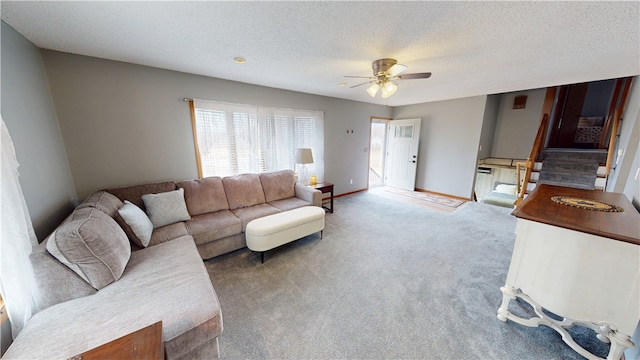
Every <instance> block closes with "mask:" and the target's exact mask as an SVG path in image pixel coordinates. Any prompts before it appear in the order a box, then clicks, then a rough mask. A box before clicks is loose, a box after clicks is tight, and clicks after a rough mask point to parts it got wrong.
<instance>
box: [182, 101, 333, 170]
mask: <svg viewBox="0 0 640 360" xmlns="http://www.w3.org/2000/svg"><path fill="white" fill-rule="evenodd" d="M190 105H191V108H192V121H193V129H194V130H193V132H194V138H195V145H196V159H197V162H198V174H199V176H200V177H207V176H229V175H235V174H242V173H260V172H264V171H274V170H283V169H294V170H295V164H294V162H295V154H296V149H297V148H310V149H311V151H312V153H313V164H307V165H306V166H307V169H308V171H309V174H310V175H316V176H317V177H318V180H321V179H324V114H323V112H322V111H308V110H291V109H277V108H268V107H256V106H250V105H237V104H228V103H219V102H210V101H198V100H192V101H191V102H190Z"/></svg>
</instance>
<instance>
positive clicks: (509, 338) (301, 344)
mask: <svg viewBox="0 0 640 360" xmlns="http://www.w3.org/2000/svg"><path fill="white" fill-rule="evenodd" d="M398 197H401V196H400V195H398ZM404 198H407V199H410V198H409V197H404ZM423 202H424V203H427V202H426V201H423ZM335 203H336V211H335V212H334V213H333V214H327V216H326V218H325V222H326V226H325V229H324V236H323V238H322V239H320V236H319V235H318V234H313V235H310V236H307V237H305V238H303V239H300V240H298V241H295V242H292V243H289V244H286V245H283V246H281V247H278V248H276V249H273V250H271V251H269V252H267V254H266V256H265V262H264V264H263V263H261V262H260V255H259V254H258V253H254V252H251V251H249V250H248V249H246V248H244V249H241V250H238V251H234V252H232V253H230V254H225V255H222V256H219V257H216V258H213V259H211V260H208V261H206V262H205V265H206V267H207V269H208V271H209V276H210V277H211V281H212V283H213V286H214V288H215V290H216V293H217V294H218V297H219V299H220V304H221V307H222V316H223V318H224V332H223V333H222V335H221V336H220V338H219V341H220V357H221V359H229V360H235V359H282V360H285V359H313V360H316V359H317V360H322V359H406V360H412V359H429V360H431V359H433V360H453V359H456V360H472V359H482V360H484V359H487V360H488V359H492V360H493V359H497V360H511V359H518V360H539V359H545V360H547V359H548V360H555V359H558V360H560V359H562V360H579V359H583V358H582V357H581V356H580V355H579V354H577V353H576V352H575V351H573V350H571V349H570V348H569V347H568V346H567V345H566V344H565V343H564V342H562V340H561V338H560V336H559V335H558V334H557V333H556V332H555V331H554V330H551V329H550V328H548V327H545V326H541V327H539V328H529V327H525V326H522V325H519V324H517V323H514V322H512V321H508V322H507V323H503V322H501V321H499V320H498V319H497V318H496V311H497V310H498V307H499V306H500V303H501V301H502V293H501V292H500V286H502V285H504V283H505V279H506V276H507V271H508V269H509V263H510V259H511V252H512V250H513V243H514V240H515V233H514V229H515V225H516V220H515V218H514V217H513V216H511V215H509V214H510V213H511V211H512V210H511V209H507V208H502V207H498V206H490V205H486V204H482V203H477V202H473V201H468V202H467V203H466V204H464V205H462V206H460V207H458V208H457V210H456V211H455V212H453V213H451V214H445V213H440V212H436V211H432V210H431V209H429V208H427V207H424V206H419V205H414V204H411V203H408V202H401V201H396V200H390V199H388V198H386V197H382V196H377V195H374V194H372V193H371V192H360V193H357V194H353V195H349V196H342V197H339V198H336V199H335ZM509 310H510V311H512V312H513V313H514V314H518V315H519V316H523V317H528V315H530V313H531V312H532V310H531V307H530V306H527V305H526V304H524V303H522V302H519V301H512V302H511V304H510V306H509ZM569 331H570V332H574V331H581V333H580V334H578V336H576V339H577V340H576V341H577V342H578V343H580V344H583V346H586V347H587V348H590V349H592V350H598V349H600V348H603V350H608V349H607V348H608V345H606V344H603V343H601V342H600V341H599V340H597V339H596V338H595V336H593V334H592V333H593V331H592V330H590V329H586V330H585V328H583V327H581V326H576V327H574V328H572V329H569ZM596 354H598V356H606V352H604V353H603V352H601V351H597V352H596Z"/></svg>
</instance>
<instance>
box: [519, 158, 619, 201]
mask: <svg viewBox="0 0 640 360" xmlns="http://www.w3.org/2000/svg"><path fill="white" fill-rule="evenodd" d="M537 160H538V161H536V163H535V165H534V167H533V169H532V172H531V177H530V179H529V183H528V186H527V189H526V191H525V194H528V193H529V192H531V191H532V190H533V189H534V188H535V187H536V185H537V184H549V185H556V186H566V187H573V188H578V189H587V190H594V189H595V190H601V191H604V188H605V186H606V175H605V174H606V166H605V164H606V161H607V151H606V150H581V149H545V150H544V151H542V153H540V155H539V156H538V159H537Z"/></svg>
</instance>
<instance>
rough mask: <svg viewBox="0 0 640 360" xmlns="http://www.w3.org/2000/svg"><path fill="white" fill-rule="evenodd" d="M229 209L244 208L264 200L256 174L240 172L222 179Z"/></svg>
mask: <svg viewBox="0 0 640 360" xmlns="http://www.w3.org/2000/svg"><path fill="white" fill-rule="evenodd" d="M222 184H223V185H224V192H225V193H226V194H227V201H228V202H229V209H230V210H233V209H239V208H246V207H249V206H253V205H258V204H263V203H264V202H265V199H264V192H263V190H262V184H261V183H260V177H259V176H258V174H240V175H235V176H228V177H225V178H223V179H222Z"/></svg>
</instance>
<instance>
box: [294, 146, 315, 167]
mask: <svg viewBox="0 0 640 360" xmlns="http://www.w3.org/2000/svg"><path fill="white" fill-rule="evenodd" d="M296 164H313V154H311V149H307V148H299V149H297V150H296Z"/></svg>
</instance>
